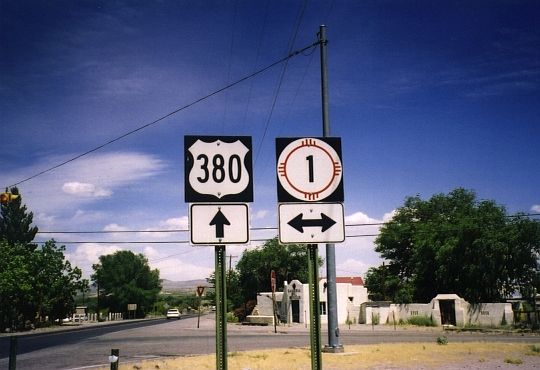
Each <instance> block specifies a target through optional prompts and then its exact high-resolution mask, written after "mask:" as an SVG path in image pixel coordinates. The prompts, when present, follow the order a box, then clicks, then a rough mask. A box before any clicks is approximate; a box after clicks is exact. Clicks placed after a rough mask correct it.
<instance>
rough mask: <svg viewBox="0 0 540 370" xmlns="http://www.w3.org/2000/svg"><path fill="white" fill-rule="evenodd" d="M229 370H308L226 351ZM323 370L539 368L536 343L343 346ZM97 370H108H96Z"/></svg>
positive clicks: (186, 362) (294, 358) (300, 354)
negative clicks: (342, 350)
mask: <svg viewBox="0 0 540 370" xmlns="http://www.w3.org/2000/svg"><path fill="white" fill-rule="evenodd" d="M227 361H228V368H229V369H231V370H233V369H234V370H236V369H238V370H296V369H299V370H300V369H306V370H308V369H311V351H310V349H309V348H283V349H272V350H258V351H249V352H231V353H229V355H228V358H227ZM321 365H322V368H323V369H325V370H347V369H348V370H353V369H375V370H383V369H442V370H455V369H469V370H480V369H540V343H538V344H536V345H530V344H515V343H514V344H512V343H508V344H506V343H449V344H446V345H439V344H436V343H407V344H380V345H354V346H347V347H346V348H345V352H344V353H339V354H329V353H323V354H322V361H321ZM119 368H120V370H128V369H129V370H143V369H144V370H150V369H152V370H156V369H178V370H182V369H186V370H198V369H215V368H216V363H215V355H205V356H187V357H177V358H163V359H154V360H146V361H138V362H127V361H124V362H122V361H121V362H120V366H119ZM102 369H103V370H106V369H108V367H107V368H102Z"/></svg>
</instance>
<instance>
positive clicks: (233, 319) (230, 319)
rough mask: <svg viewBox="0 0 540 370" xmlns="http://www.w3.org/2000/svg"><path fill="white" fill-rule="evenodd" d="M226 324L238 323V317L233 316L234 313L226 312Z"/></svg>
mask: <svg viewBox="0 0 540 370" xmlns="http://www.w3.org/2000/svg"><path fill="white" fill-rule="evenodd" d="M226 318H227V322H238V317H236V316H234V313H232V312H227V317H226Z"/></svg>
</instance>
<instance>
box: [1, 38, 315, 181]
mask: <svg viewBox="0 0 540 370" xmlns="http://www.w3.org/2000/svg"><path fill="white" fill-rule="evenodd" d="M319 44H320V42H319V41H316V42H313V43H312V44H310V45H308V46H306V47H304V48H302V49H299V50H296V51H293V52H290V53H289V54H287V56H285V57H283V58H281V59H279V60H277V61H275V62H273V63H270V64H269V65H267V66H265V67H263V68H261V69H259V70H257V71H255V72H252V73H250V74H248V75H247V76H244V77H242V78H240V79H238V80H236V81H234V82H231V83H229V84H227V85H225V86H223V87H221V88H219V89H217V90H214V91H212V92H211V93H208V94H206V95H204V96H202V97H200V98H197V99H195V100H193V101H192V102H190V103H188V104H185V105H183V106H181V107H179V108H177V109H175V110H173V111H171V112H169V113H167V114H165V115H163V116H161V117H159V118H157V119H155V120H153V121H151V122H148V123H146V124H144V125H142V126H139V127H137V128H135V129H133V130H130V131H128V132H126V133H124V134H122V135H120V136H117V137H115V138H113V139H111V140H109V141H107V142H105V143H103V144H101V145H98V146H96V147H94V148H92V149H89V150H87V151H85V152H83V153H81V154H78V155H76V156H74V157H71V158H70V159H67V160H65V161H62V162H60V163H58V164H56V165H54V166H51V167H48V168H46V169H44V170H42V171H39V172H37V173H35V174H33V175H31V176H28V177H26V178H24V179H22V180H20V181H17V182H16V183H14V184H12V185H9V186H8V187H9V188H11V187H15V186H18V185H20V184H23V183H25V182H28V181H30V180H33V179H35V178H36V177H39V176H41V175H44V174H46V173H48V172H51V171H54V170H55V169H57V168H60V167H62V166H65V165H67V164H69V163H71V162H74V161H76V160H79V159H81V158H83V157H85V156H87V155H89V154H92V153H94V152H96V151H98V150H101V149H103V148H104V147H106V146H109V145H111V144H113V143H115V142H118V141H120V140H122V139H124V138H126V137H128V136H131V135H133V134H135V133H137V132H139V131H142V130H144V129H146V128H148V127H151V126H154V125H156V124H158V123H160V122H161V121H163V120H165V119H167V118H169V117H171V116H173V115H175V114H177V113H179V112H181V111H183V110H186V109H188V108H190V107H192V106H194V105H196V104H198V103H200V102H202V101H205V100H207V99H209V98H211V97H213V96H215V95H217V94H219V93H221V92H223V91H225V90H227V89H230V88H232V87H234V86H236V85H238V84H240V83H242V82H244V81H246V80H249V79H251V78H253V77H255V76H257V75H260V74H261V73H263V72H266V71H267V70H269V69H271V68H273V67H275V66H276V65H279V64H281V63H283V62H286V61H288V60H289V59H291V58H293V57H295V56H297V55H301V54H302V53H303V52H305V51H306V50H309V49H311V48H314V47H315V46H317V45H319Z"/></svg>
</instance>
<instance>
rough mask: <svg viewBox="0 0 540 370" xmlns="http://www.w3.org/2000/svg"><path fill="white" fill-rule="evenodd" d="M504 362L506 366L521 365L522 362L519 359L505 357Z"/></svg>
mask: <svg viewBox="0 0 540 370" xmlns="http://www.w3.org/2000/svg"><path fill="white" fill-rule="evenodd" d="M504 362H506V363H507V364H512V365H521V364H522V363H523V360H521V359H520V358H511V357H506V358H505V359H504Z"/></svg>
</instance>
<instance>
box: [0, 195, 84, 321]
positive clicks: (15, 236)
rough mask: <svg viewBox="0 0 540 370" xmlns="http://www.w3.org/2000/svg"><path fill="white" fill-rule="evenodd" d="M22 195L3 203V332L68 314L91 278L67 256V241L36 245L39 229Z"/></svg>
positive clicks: (0, 277)
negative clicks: (63, 243)
mask: <svg viewBox="0 0 540 370" xmlns="http://www.w3.org/2000/svg"><path fill="white" fill-rule="evenodd" d="M10 191H11V193H12V194H15V195H19V196H18V197H17V198H15V199H13V200H12V201H11V202H10V203H8V204H2V205H1V208H0V331H4V330H6V329H13V330H20V329H25V328H28V327H32V326H37V325H43V323H44V321H45V320H46V319H48V321H49V323H51V322H54V321H55V320H57V319H60V320H61V319H63V318H65V317H66V316H69V315H70V314H71V313H72V312H73V310H74V308H75V300H74V296H75V295H76V293H77V291H80V290H84V289H86V288H87V286H88V282H87V281H86V280H84V279H81V270H79V269H78V268H77V267H75V268H73V267H72V266H71V264H70V263H69V261H66V260H65V257H64V251H65V247H64V246H57V245H56V243H55V241H54V240H50V241H48V242H46V243H45V245H43V246H42V247H39V248H38V246H37V245H36V244H32V240H33V239H34V236H35V235H36V233H37V231H38V228H37V227H35V226H32V218H33V215H32V212H28V211H27V209H26V206H25V205H23V204H22V196H21V195H20V194H19V191H18V190H17V188H12V189H11V190H10Z"/></svg>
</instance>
